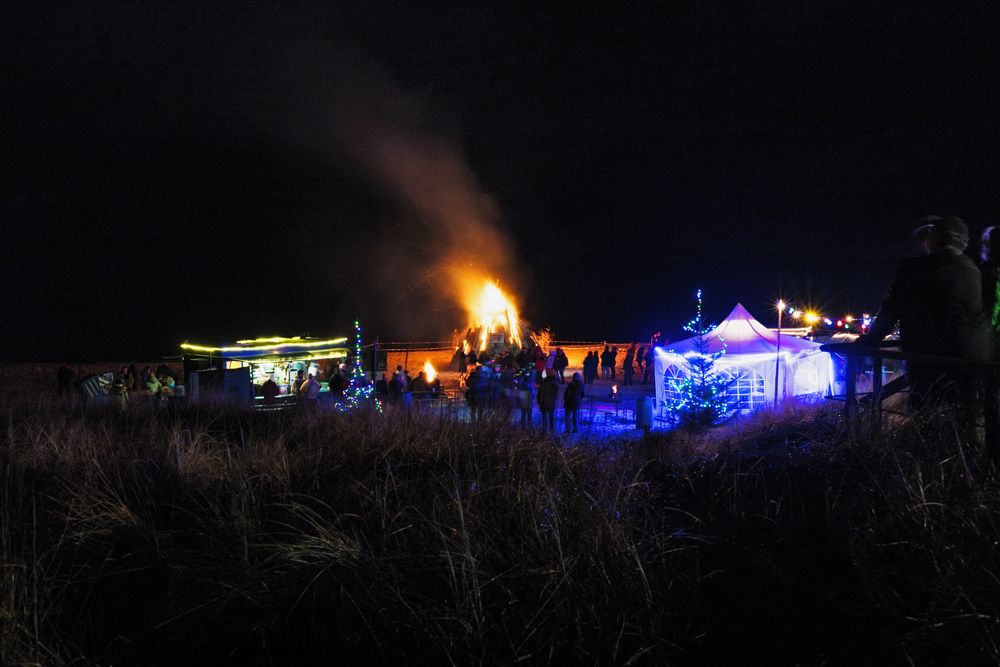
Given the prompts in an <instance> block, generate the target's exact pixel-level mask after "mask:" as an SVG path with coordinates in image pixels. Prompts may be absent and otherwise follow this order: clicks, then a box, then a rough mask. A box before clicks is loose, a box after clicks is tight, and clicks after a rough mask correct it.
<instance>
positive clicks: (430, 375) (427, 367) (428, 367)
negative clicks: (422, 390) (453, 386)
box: [424, 359, 438, 382]
mask: <svg viewBox="0 0 1000 667" xmlns="http://www.w3.org/2000/svg"><path fill="white" fill-rule="evenodd" d="M437 374H438V372H437V369H436V368H434V366H433V365H432V364H431V360H430V359H428V360H427V361H425V362H424V377H426V378H427V381H428V382H434V378H436V377H437Z"/></svg>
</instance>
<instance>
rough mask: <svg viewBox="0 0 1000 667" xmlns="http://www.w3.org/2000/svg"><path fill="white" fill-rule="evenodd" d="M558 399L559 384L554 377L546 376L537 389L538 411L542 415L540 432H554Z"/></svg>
mask: <svg viewBox="0 0 1000 667" xmlns="http://www.w3.org/2000/svg"><path fill="white" fill-rule="evenodd" d="M558 397H559V382H558V381H557V380H556V376H555V375H548V376H546V378H545V379H544V380H542V386H541V387H539V388H538V410H539V412H541V413H542V432H545V430H546V424H547V429H548V430H551V431H555V430H556V400H557V399H558Z"/></svg>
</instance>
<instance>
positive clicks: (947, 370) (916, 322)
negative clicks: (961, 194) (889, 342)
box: [858, 216, 989, 407]
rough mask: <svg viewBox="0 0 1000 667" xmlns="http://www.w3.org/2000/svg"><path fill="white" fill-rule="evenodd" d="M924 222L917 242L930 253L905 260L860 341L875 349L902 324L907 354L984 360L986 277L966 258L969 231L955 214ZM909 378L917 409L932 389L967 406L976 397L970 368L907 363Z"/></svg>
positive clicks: (986, 343) (986, 346)
mask: <svg viewBox="0 0 1000 667" xmlns="http://www.w3.org/2000/svg"><path fill="white" fill-rule="evenodd" d="M923 222H924V224H922V225H921V226H920V227H918V228H917V229H916V230H915V231H914V239H915V240H916V241H917V242H918V243H920V244H921V245H922V247H923V250H924V252H925V253H926V254H923V255H920V256H917V257H911V258H908V259H905V260H903V262H902V263H901V264H900V266H899V270H898V271H897V273H896V277H895V279H894V280H893V282H892V285H891V286H890V288H889V294H888V296H887V297H886V299H885V301H883V302H882V307H881V309H880V310H879V314H878V317H876V319H875V321H874V322H873V323H872V327H871V330H870V332H869V333H868V334H866V335H864V336H862V337H861V338H859V339H858V342H859V343H862V344H875V345H877V344H878V343H879V341H881V340H882V339H883V338H884V337H885V336H886V335H888V334H889V333H891V332H892V330H893V328H894V327H895V326H896V323H897V322H898V323H899V345H900V348H902V350H903V351H904V352H913V353H920V354H928V355H941V356H948V357H959V358H962V359H969V360H975V361H985V360H987V359H988V358H989V341H988V330H987V322H986V317H985V314H984V312H983V296H982V290H983V285H982V276H981V274H980V272H979V269H978V268H977V267H976V264H975V263H974V262H973V261H972V259H970V258H969V257H967V256H966V255H965V254H963V251H964V250H965V247H966V245H967V244H968V242H969V229H968V227H967V226H966V224H965V222H963V221H962V219H961V218H957V217H954V216H949V217H946V218H938V217H936V216H934V217H931V218H927V219H925V220H924V221H923ZM907 374H908V375H909V376H910V386H911V388H912V389H911V396H910V400H911V404H912V405H913V406H914V407H918V406H920V405H921V404H922V403H923V402H925V401H926V399H927V397H928V394H929V392H931V391H933V390H938V389H941V390H947V394H946V396H947V397H948V398H951V399H953V400H954V399H957V400H958V401H959V402H961V403H964V404H966V405H968V404H969V403H970V399H971V397H972V394H973V393H974V387H975V372H974V371H972V370H970V369H968V368H961V367H957V366H948V365H942V364H928V363H921V362H907Z"/></svg>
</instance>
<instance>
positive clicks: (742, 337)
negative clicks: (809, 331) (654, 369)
mask: <svg viewBox="0 0 1000 667" xmlns="http://www.w3.org/2000/svg"><path fill="white" fill-rule="evenodd" d="M705 338H706V339H707V342H708V350H707V351H708V352H710V353H714V352H721V351H722V350H723V349H725V351H726V354H727V355H728V354H775V353H777V351H778V333H777V332H775V331H771V330H770V329H768V328H767V327H765V326H764V325H763V324H761V323H760V322H758V321H757V320H756V319H754V316H753V315H751V314H750V312H749V311H748V310H747V309H746V308H744V307H743V304H741V303H738V304H736V307H735V308H733V310H732V312H731V313H729V315H727V316H726V319H724V320H723V321H722V323H721V324H719V325H718V326H717V327H715V328H714V329H712V330H711V331H710V332H709V333H707V334H705ZM697 339H698V337H697V336H696V337H694V338H686V339H684V340H682V341H678V342H677V343H675V344H673V345H667V346H666V347H665V349H666V350H667V351H668V352H675V353H677V354H684V353H686V352H693V351H695V350H696V346H697ZM720 339H721V340H720ZM819 346H820V343H814V342H813V341H811V340H806V339H804V338H796V337H794V336H786V335H784V334H782V336H781V351H782V352H786V353H788V354H795V353H797V352H807V351H811V350H815V349H817V348H818V347H819Z"/></svg>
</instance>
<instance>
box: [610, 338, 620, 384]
mask: <svg viewBox="0 0 1000 667" xmlns="http://www.w3.org/2000/svg"><path fill="white" fill-rule="evenodd" d="M608 360H609V361H610V365H611V379H612V380H614V379H615V378H616V377H618V368H617V367H618V346H617V345H615V346H614V347H612V348H611V353H610V355H608Z"/></svg>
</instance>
